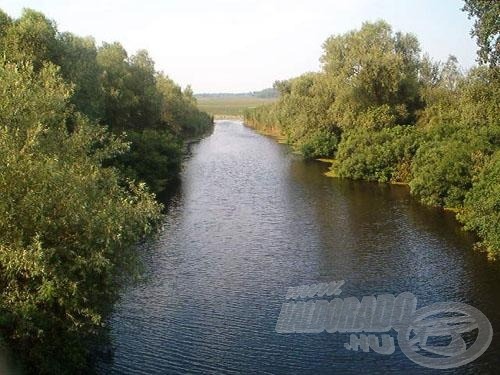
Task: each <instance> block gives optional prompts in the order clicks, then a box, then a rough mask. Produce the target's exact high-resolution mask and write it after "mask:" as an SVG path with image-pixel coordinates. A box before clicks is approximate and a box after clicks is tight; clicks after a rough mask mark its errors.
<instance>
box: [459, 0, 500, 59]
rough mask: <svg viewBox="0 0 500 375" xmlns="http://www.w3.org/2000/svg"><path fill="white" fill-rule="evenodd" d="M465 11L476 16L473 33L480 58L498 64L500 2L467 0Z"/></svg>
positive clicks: (499, 54) (471, 16)
mask: <svg viewBox="0 0 500 375" xmlns="http://www.w3.org/2000/svg"><path fill="white" fill-rule="evenodd" d="M462 10H463V11H465V12H467V13H468V16H469V18H475V21H474V28H473V29H472V31H471V35H472V36H475V37H476V40H477V44H478V46H479V50H478V52H477V54H478V60H479V62H480V63H483V64H486V63H489V64H490V65H491V66H498V63H499V62H500V21H499V20H500V3H499V2H498V1H492V0H465V5H464V7H463V8H462Z"/></svg>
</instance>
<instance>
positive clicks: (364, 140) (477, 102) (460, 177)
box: [245, 0, 500, 254]
mask: <svg viewBox="0 0 500 375" xmlns="http://www.w3.org/2000/svg"><path fill="white" fill-rule="evenodd" d="M493 4H494V2H488V1H479V0H478V1H474V0H471V1H466V6H465V10H467V11H469V13H470V14H471V15H473V16H474V17H478V21H477V22H476V25H475V31H474V33H475V34H474V35H476V36H478V38H479V46H480V48H481V50H480V56H481V59H482V60H483V62H486V59H488V61H489V65H488V66H480V67H476V68H473V69H471V70H470V71H469V72H467V74H464V73H463V72H462V71H461V69H460V66H459V64H458V61H457V59H456V58H455V57H454V56H450V57H449V58H448V60H447V61H446V62H444V63H441V62H433V61H432V60H431V59H430V58H429V57H428V56H426V55H424V56H422V55H421V54H420V50H419V44H418V41H417V39H416V38H415V37H414V36H413V35H411V34H403V33H400V32H397V33H393V31H392V29H391V27H390V26H389V25H388V24H387V23H385V22H383V21H378V22H375V23H365V24H363V26H362V27H361V29H359V30H354V31H351V32H348V33H346V34H343V35H334V36H331V37H330V38H328V39H327V40H326V42H325V43H324V44H323V48H324V54H323V56H322V57H321V61H322V63H323V69H322V71H321V72H319V73H306V74H303V75H301V76H299V77H296V78H292V79H289V80H286V81H279V82H276V83H275V88H276V89H277V90H278V91H279V93H280V97H279V100H278V101H277V102H276V103H274V104H272V105H267V106H262V107H258V108H255V109H250V110H247V111H246V113H245V122H246V123H247V124H248V125H249V126H252V127H254V128H256V129H258V130H260V131H264V132H271V133H274V134H280V135H282V136H284V137H285V138H286V140H287V141H288V143H290V144H291V145H292V146H294V147H295V148H297V149H298V150H299V151H301V152H302V153H303V155H304V156H305V157H312V158H315V157H319V156H330V157H334V158H335V160H334V163H333V164H332V170H333V172H334V174H335V175H337V176H340V177H348V178H354V179H366V180H373V181H380V182H389V181H391V182H403V183H408V184H409V186H410V190H411V192H412V193H413V194H415V195H416V196H417V197H418V198H419V199H421V200H422V202H424V203H426V204H430V205H436V206H444V207H449V208H454V209H458V210H460V211H461V212H462V214H461V215H460V218H461V220H462V222H463V223H464V224H465V227H466V228H468V229H473V230H476V231H477V233H478V234H479V235H480V236H481V238H482V239H483V241H484V243H485V246H486V248H487V249H488V251H489V253H490V254H497V253H498V251H500V249H499V245H498V215H499V214H498V211H499V207H498V199H497V198H496V196H497V195H498V193H497V192H496V190H495V189H496V188H495V187H496V186H499V185H500V180H499V177H498V173H496V172H497V169H495V168H497V164H495V163H497V162H496V161H495V160H497V159H498V158H497V156H492V155H497V153H498V150H499V145H500V123H499V120H498V114H499V113H500V81H499V77H500V75H499V74H498V67H497V66H496V63H497V60H498V22H497V19H498V16H496V17H495V15H498V9H499V6H498V4H497V3H495V4H494V5H493ZM495 38H496V39H495ZM495 40H496V41H495ZM488 160H493V161H488ZM495 194H496V195H495ZM473 199H476V201H475V202H473Z"/></svg>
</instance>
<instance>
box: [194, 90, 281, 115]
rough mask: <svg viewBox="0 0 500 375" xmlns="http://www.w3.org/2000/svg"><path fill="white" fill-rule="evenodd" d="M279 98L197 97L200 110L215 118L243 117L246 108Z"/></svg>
mask: <svg viewBox="0 0 500 375" xmlns="http://www.w3.org/2000/svg"><path fill="white" fill-rule="evenodd" d="M276 99H277V98H258V97H255V96H251V95H248V96H244V95H228V96H224V95H217V96H204V95H199V96H197V100H198V108H199V109H201V110H202V111H205V112H208V113H210V114H212V115H214V116H215V117H218V118H224V117H243V111H244V110H245V109H246V108H254V107H258V106H261V105H264V104H269V103H272V102H274V101H276Z"/></svg>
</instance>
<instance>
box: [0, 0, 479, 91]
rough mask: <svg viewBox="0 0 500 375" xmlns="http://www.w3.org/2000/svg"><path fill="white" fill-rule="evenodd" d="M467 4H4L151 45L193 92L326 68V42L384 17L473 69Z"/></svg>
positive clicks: (452, 0) (431, 50)
mask: <svg viewBox="0 0 500 375" xmlns="http://www.w3.org/2000/svg"><path fill="white" fill-rule="evenodd" d="M462 6H463V2H462V1H459V0H347V1H346V0H342V1H340V0H142V1H137V0H135V1H131V0H85V1H81V0H79V1H75V0H0V9H2V10H4V11H5V12H6V13H8V14H9V15H10V16H12V17H19V16H20V15H21V12H22V9H23V8H32V9H36V10H39V11H41V12H43V13H44V14H45V15H46V16H47V17H49V18H51V19H53V20H54V21H55V22H56V24H57V27H58V30H59V31H71V32H73V33H75V34H77V35H80V36H88V35H91V36H93V37H94V38H95V39H96V41H97V42H98V43H101V42H102V41H105V42H113V41H119V42H120V43H121V44H122V45H123V46H124V47H125V48H126V50H127V51H128V53H129V54H133V53H135V52H136V51H137V50H139V49H143V48H144V49H147V50H148V52H149V53H150V55H151V57H152V58H153V59H154V61H155V62H156V69H157V70H161V71H163V72H165V73H166V74H168V75H169V76H170V77H171V78H172V79H174V80H175V81H176V82H177V83H179V84H180V85H181V86H183V87H185V86H186V85H188V84H191V86H192V88H193V90H194V92H195V93H208V92H212V93H214V92H248V91H257V90H261V89H263V88H266V87H271V86H272V84H273V82H274V81H275V80H278V79H287V78H291V77H294V76H298V75H300V74H302V73H305V72H307V71H317V70H319V69H320V68H321V66H320V62H319V58H320V56H321V54H322V44H323V42H324V41H325V40H326V39H327V38H328V37H329V36H330V35H333V34H342V33H345V32H347V31H350V30H352V29H357V28H359V27H360V26H361V24H362V23H363V22H364V21H375V20H378V19H384V20H386V21H387V22H389V23H390V24H391V25H392V27H393V29H394V30H395V31H403V32H411V33H413V34H415V35H416V36H417V37H418V39H419V41H420V45H421V49H422V51H423V52H427V53H428V54H429V55H430V56H431V57H432V58H433V59H435V60H445V59H446V58H447V57H448V55H450V54H452V55H455V56H456V57H457V58H458V60H459V62H460V64H461V66H462V67H463V68H464V69H468V68H470V67H471V66H472V65H474V64H475V59H476V44H475V41H474V40H473V39H472V38H471V37H470V29H471V28H472V24H473V21H472V20H469V19H468V18H467V14H466V13H464V12H462V11H461V10H460V8H461V7H462Z"/></svg>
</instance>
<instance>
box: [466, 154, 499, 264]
mask: <svg viewBox="0 0 500 375" xmlns="http://www.w3.org/2000/svg"><path fill="white" fill-rule="evenodd" d="M458 218H459V220H460V221H461V222H463V223H464V224H465V228H466V229H469V230H474V231H476V232H477V233H478V234H479V236H480V237H481V238H482V240H483V241H482V244H483V246H484V247H485V249H486V250H487V251H488V253H489V254H490V256H491V257H493V258H497V257H498V255H499V252H500V151H496V152H495V153H494V154H493V155H492V156H491V157H490V158H489V159H488V160H487V162H486V163H485V165H484V167H483V168H482V169H481V171H480V173H479V174H478V175H477V176H476V177H474V179H473V183H472V189H471V190H470V191H469V192H467V194H466V196H465V201H464V207H463V210H461V212H460V214H459V215H458Z"/></svg>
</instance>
